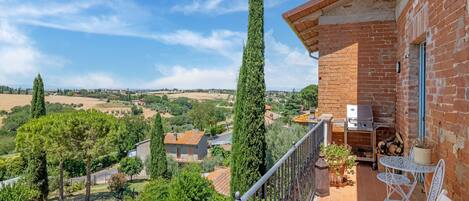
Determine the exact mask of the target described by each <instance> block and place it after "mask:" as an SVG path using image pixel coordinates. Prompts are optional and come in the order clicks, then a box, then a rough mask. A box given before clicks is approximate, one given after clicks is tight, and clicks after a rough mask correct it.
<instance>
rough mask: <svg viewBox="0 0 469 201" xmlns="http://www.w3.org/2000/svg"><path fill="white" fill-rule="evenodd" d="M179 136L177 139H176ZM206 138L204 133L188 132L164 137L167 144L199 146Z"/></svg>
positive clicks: (168, 134)
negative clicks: (203, 138)
mask: <svg viewBox="0 0 469 201" xmlns="http://www.w3.org/2000/svg"><path fill="white" fill-rule="evenodd" d="M176 136H177V137H176ZM202 137H204V132H203V131H195V130H191V131H186V132H184V133H177V134H175V133H166V135H165V136H164V143H165V144H186V145H197V144H199V142H200V140H201V139H202Z"/></svg>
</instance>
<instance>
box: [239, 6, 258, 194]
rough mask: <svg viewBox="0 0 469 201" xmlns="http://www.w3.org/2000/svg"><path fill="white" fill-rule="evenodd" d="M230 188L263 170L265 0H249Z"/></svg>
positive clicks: (244, 185)
mask: <svg viewBox="0 0 469 201" xmlns="http://www.w3.org/2000/svg"><path fill="white" fill-rule="evenodd" d="M237 87H238V88H237V92H236V98H237V100H236V103H235V122H234V131H233V150H232V157H233V158H232V170H231V171H232V172H231V174H232V179H231V192H232V195H233V194H234V192H236V191H239V192H240V193H245V192H246V191H247V190H248V189H249V188H250V187H251V186H252V185H253V184H254V183H255V182H256V181H257V180H258V179H259V178H260V177H261V176H262V175H263V174H264V173H265V168H266V164H265V149H266V144H265V131H266V130H265V125H264V113H265V110H264V107H265V106H264V105H265V100H264V98H265V80H264V2H263V0H249V17H248V38H247V42H246V47H245V50H244V53H243V64H242V66H241V69H240V73H239V77H238V85H237Z"/></svg>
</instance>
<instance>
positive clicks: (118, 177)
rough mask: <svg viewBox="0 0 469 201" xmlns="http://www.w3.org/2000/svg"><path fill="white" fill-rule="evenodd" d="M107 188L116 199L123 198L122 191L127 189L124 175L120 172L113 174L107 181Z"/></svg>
mask: <svg viewBox="0 0 469 201" xmlns="http://www.w3.org/2000/svg"><path fill="white" fill-rule="evenodd" d="M108 189H109V190H110V191H111V193H112V196H113V197H114V198H116V199H117V200H122V199H124V193H125V191H127V189H128V184H127V179H126V178H125V175H124V174H122V173H117V174H113V175H112V176H111V178H110V179H109V181H108Z"/></svg>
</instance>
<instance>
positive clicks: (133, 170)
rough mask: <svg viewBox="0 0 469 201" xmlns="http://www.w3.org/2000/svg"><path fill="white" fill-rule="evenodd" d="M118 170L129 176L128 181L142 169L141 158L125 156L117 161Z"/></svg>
mask: <svg viewBox="0 0 469 201" xmlns="http://www.w3.org/2000/svg"><path fill="white" fill-rule="evenodd" d="M119 165H120V166H119V168H118V170H119V172H123V173H124V174H126V175H129V176H130V181H132V177H133V176H134V175H136V174H138V173H140V172H141V171H142V170H143V163H142V160H140V158H138V157H126V158H123V159H122V160H121V162H120V163H119Z"/></svg>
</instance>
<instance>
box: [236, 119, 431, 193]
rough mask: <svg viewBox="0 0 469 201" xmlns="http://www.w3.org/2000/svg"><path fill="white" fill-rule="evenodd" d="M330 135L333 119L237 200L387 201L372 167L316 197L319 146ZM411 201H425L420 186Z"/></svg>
mask: <svg viewBox="0 0 469 201" xmlns="http://www.w3.org/2000/svg"><path fill="white" fill-rule="evenodd" d="M331 131H332V126H331V122H330V119H327V118H322V120H321V121H320V122H319V123H318V124H316V125H315V126H314V127H313V128H312V129H311V130H310V131H309V132H308V133H307V134H306V135H305V136H304V137H303V138H302V139H301V140H300V141H298V142H297V143H295V144H294V145H293V146H292V148H291V149H290V150H289V151H288V152H287V153H286V154H285V155H284V156H283V157H282V158H281V159H280V160H279V161H277V163H276V164H275V165H274V166H273V167H272V168H271V169H270V170H269V171H268V172H267V173H266V174H264V176H262V177H261V178H260V179H259V180H258V181H257V182H256V183H255V184H254V185H253V186H252V187H251V188H250V189H249V190H248V191H247V192H246V193H245V194H243V195H240V194H239V193H236V196H235V198H236V200H238V201H248V200H295V201H296V200H317V201H376V200H384V199H385V197H386V186H385V185H384V184H383V183H382V182H380V181H378V179H377V178H376V175H377V173H378V172H377V171H376V170H373V169H372V167H371V164H370V163H359V164H358V165H357V166H356V167H355V169H354V172H355V173H354V174H348V175H347V176H346V177H347V180H348V182H347V184H346V185H345V186H342V187H330V188H329V190H330V195H328V196H325V197H317V196H315V192H316V191H315V190H316V186H315V179H316V175H315V171H314V170H315V163H316V161H317V160H318V158H319V150H320V145H321V144H322V143H324V142H325V139H327V138H325V137H324V136H327V135H330V133H329V132H331ZM391 198H394V197H391ZM398 198H399V197H396V198H394V199H398ZM411 198H412V199H411V200H415V201H417V200H425V193H423V191H422V187H421V186H417V190H415V191H414V193H413V195H412V197H411Z"/></svg>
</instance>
